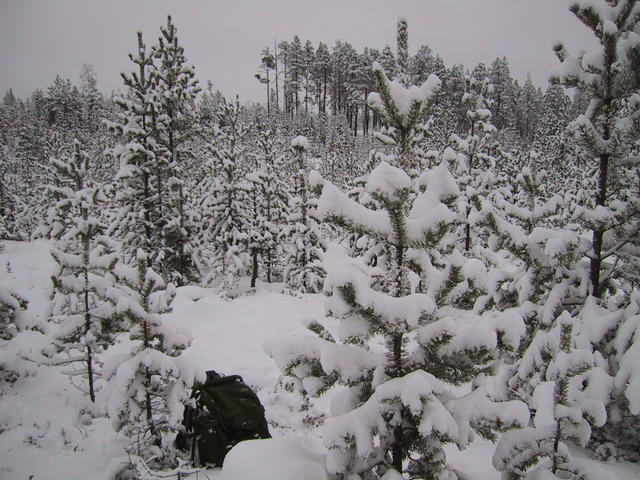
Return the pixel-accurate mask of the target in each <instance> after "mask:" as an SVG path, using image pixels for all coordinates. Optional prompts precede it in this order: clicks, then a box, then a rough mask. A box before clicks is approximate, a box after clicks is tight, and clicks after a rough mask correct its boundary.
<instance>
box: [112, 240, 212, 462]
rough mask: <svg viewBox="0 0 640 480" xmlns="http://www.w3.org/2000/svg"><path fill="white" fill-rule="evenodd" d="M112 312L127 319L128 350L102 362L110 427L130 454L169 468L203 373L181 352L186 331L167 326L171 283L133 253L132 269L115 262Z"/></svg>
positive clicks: (172, 292) (185, 343)
mask: <svg viewBox="0 0 640 480" xmlns="http://www.w3.org/2000/svg"><path fill="white" fill-rule="evenodd" d="M116 273H117V275H118V278H119V280H120V282H121V291H122V292H121V295H120V297H119V299H118V303H117V305H116V310H117V311H118V313H120V314H122V315H124V316H125V317H126V318H127V319H128V327H129V336H130V339H131V340H132V341H133V347H132V348H131V350H130V352H128V353H123V354H115V355H113V356H112V357H110V358H109V359H108V360H107V361H106V362H105V366H104V376H105V378H106V379H107V385H106V388H105V390H106V392H105V398H106V400H105V401H106V406H107V412H108V414H109V417H110V418H111V421H112V424H113V427H114V429H115V430H116V431H122V432H123V433H124V434H125V435H126V436H127V437H128V438H129V440H130V444H129V449H130V453H133V454H136V455H138V456H140V457H142V458H143V460H145V461H148V462H149V461H152V465H154V466H157V467H167V466H175V465H174V464H175V462H176V457H175V451H174V447H173V440H174V439H175V433H176V431H177V427H178V425H179V424H180V422H181V421H182V415H183V411H184V403H185V402H186V401H187V400H188V398H189V395H190V392H191V387H192V386H193V384H194V382H196V381H200V382H202V381H204V378H205V376H204V372H203V370H202V369H200V368H198V367H197V366H196V365H195V364H193V363H192V362H190V361H189V360H188V359H186V358H184V357H182V356H181V353H182V351H183V350H184V349H185V348H187V347H188V346H189V344H190V343H191V336H190V334H189V333H188V332H186V331H182V330H178V329H174V328H172V327H171V326H169V325H167V324H166V322H165V320H164V319H163V317H162V315H163V314H166V313H169V312H170V311H171V302H172V301H173V298H174V297H175V294H176V292H175V287H174V286H173V285H172V284H169V285H167V286H166V287H165V283H164V281H163V279H162V277H160V275H158V274H157V273H156V272H154V271H153V269H152V268H151V267H149V259H148V256H147V254H146V253H145V252H144V251H142V250H141V249H139V250H138V252H137V257H136V265H135V267H131V266H125V265H121V266H119V267H117V271H116Z"/></svg>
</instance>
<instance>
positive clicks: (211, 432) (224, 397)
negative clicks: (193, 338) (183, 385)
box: [176, 371, 271, 466]
mask: <svg viewBox="0 0 640 480" xmlns="http://www.w3.org/2000/svg"><path fill="white" fill-rule="evenodd" d="M191 397H192V398H194V399H195V407H190V406H187V407H185V410H184V418H183V420H182V425H183V427H184V432H181V433H179V434H178V436H177V438H176V446H177V447H178V448H180V449H181V450H184V451H190V453H191V461H192V463H193V464H194V465H213V466H222V462H223V461H224V457H225V456H226V454H227V452H228V451H229V450H231V447H233V446H234V445H235V444H236V443H238V442H241V441H243V440H250V439H254V438H270V437H271V435H269V428H268V425H267V421H266V419H265V417H264V407H263V406H262V404H261V403H260V400H259V399H258V396H257V395H256V394H255V393H254V391H253V390H251V388H249V387H248V386H247V385H246V384H245V383H244V382H243V381H242V377H240V376H239V375H230V376H228V377H223V376H220V375H218V374H217V373H216V372H214V371H209V372H207V380H206V381H205V383H203V384H198V385H196V386H195V387H194V388H193V392H192V394H191Z"/></svg>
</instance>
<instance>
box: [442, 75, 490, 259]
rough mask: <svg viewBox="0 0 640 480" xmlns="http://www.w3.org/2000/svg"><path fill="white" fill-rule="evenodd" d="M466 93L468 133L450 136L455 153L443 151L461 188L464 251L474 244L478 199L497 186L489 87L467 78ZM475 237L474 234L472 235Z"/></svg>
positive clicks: (475, 240)
mask: <svg viewBox="0 0 640 480" xmlns="http://www.w3.org/2000/svg"><path fill="white" fill-rule="evenodd" d="M466 80H467V91H466V92H465V94H464V95H463V97H462V103H463V104H464V105H466V107H467V122H468V130H467V135H466V137H461V136H459V135H457V134H455V133H454V134H452V135H451V143H452V145H453V149H454V151H453V152H451V151H446V150H445V152H444V154H443V159H444V160H445V161H446V162H447V163H449V164H450V168H451V169H452V171H453V172H454V173H455V174H456V177H457V178H458V183H459V185H460V188H461V191H462V194H461V196H462V197H463V202H464V205H461V209H462V210H463V215H464V217H465V220H464V222H465V227H464V233H463V234H462V237H463V242H464V250H465V251H466V252H468V251H469V250H470V249H471V247H472V246H473V244H476V243H478V242H477V240H478V239H477V238H472V229H471V220H470V217H472V216H473V215H474V214H475V213H476V212H477V211H478V210H479V209H480V198H482V197H484V196H486V195H487V193H488V192H489V191H490V190H491V188H492V187H493V186H495V184H496V179H495V167H496V158H495V156H494V155H495V154H494V151H495V150H496V145H495V144H496V141H495V139H494V137H495V132H496V127H495V126H494V125H493V124H492V123H491V110H490V107H491V106H492V105H491V102H490V101H489V99H488V96H489V95H490V94H491V92H492V86H491V84H490V83H489V81H488V80H487V79H485V80H475V79H474V78H473V77H467V79H466ZM474 236H475V237H477V236H478V235H477V233H476V235H474Z"/></svg>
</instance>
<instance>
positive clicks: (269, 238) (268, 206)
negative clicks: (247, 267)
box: [247, 125, 289, 287]
mask: <svg viewBox="0 0 640 480" xmlns="http://www.w3.org/2000/svg"><path fill="white" fill-rule="evenodd" d="M275 135H276V132H275V130H274V129H272V128H269V127H267V126H265V125H262V126H261V127H260V128H259V132H258V143H259V151H258V152H256V153H255V155H256V158H257V163H258V168H257V169H256V171H255V172H252V173H251V174H250V175H247V180H249V181H250V182H251V184H252V187H251V192H250V196H251V197H252V199H253V200H252V206H253V208H254V212H253V214H252V215H251V218H250V219H249V221H250V224H251V226H252V229H251V232H250V233H249V237H250V238H249V241H250V245H249V250H250V254H251V257H252V265H253V267H252V274H251V286H252V287H253V286H255V279H256V278H257V273H258V272H257V255H258V254H259V255H260V256H261V257H262V262H263V265H264V268H265V275H266V279H267V282H271V280H272V276H273V275H274V274H277V269H278V264H279V263H280V262H279V260H280V258H279V257H280V254H281V250H282V246H281V242H280V240H279V233H280V231H281V230H282V227H283V225H284V224H285V214H286V211H287V199H288V196H289V190H288V188H287V185H286V183H285V182H284V173H285V172H284V168H283V161H284V156H283V155H281V154H279V153H278V152H277V151H276V145H275Z"/></svg>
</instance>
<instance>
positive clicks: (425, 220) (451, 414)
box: [265, 65, 529, 479]
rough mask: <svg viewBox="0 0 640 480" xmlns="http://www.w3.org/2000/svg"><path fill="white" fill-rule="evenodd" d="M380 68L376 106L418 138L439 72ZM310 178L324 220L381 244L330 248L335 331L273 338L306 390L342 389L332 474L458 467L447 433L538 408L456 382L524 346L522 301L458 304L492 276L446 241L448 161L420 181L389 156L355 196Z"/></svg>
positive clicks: (413, 474) (432, 474)
mask: <svg viewBox="0 0 640 480" xmlns="http://www.w3.org/2000/svg"><path fill="white" fill-rule="evenodd" d="M374 71H376V72H377V78H378V81H379V87H380V88H379V90H380V91H382V92H386V93H385V94H384V95H379V94H372V96H371V97H370V105H373V106H374V107H375V108H377V109H379V110H380V114H381V115H382V116H383V118H386V119H387V121H388V122H389V127H388V128H389V131H393V132H395V133H396V134H397V136H398V137H397V138H398V139H401V138H410V137H412V136H413V135H415V131H413V130H414V129H415V128H416V125H417V118H418V117H419V116H420V115H421V114H422V113H423V109H424V108H425V106H426V105H427V104H428V100H429V98H430V97H431V96H432V95H433V93H434V90H435V89H436V88H437V85H438V83H439V82H438V80H437V78H434V77H432V78H431V79H429V80H428V81H427V82H425V84H423V85H422V86H421V87H409V88H406V87H404V86H402V85H401V84H400V83H399V82H397V81H394V82H390V81H389V80H388V79H387V78H386V76H385V75H384V73H382V68H381V67H380V66H378V65H375V66H374ZM383 99H384V100H383ZM404 155H407V150H405V149H404V148H403V145H402V143H401V142H398V143H396V144H395V151H394V155H393V156H389V157H388V158H389V159H390V160H391V161H393V162H394V163H395V164H396V165H399V166H406V167H410V166H411V165H410V163H409V162H408V159H407V158H406V157H403V156H404ZM312 183H313V184H314V185H315V186H317V187H318V188H321V189H322V195H321V197H320V199H319V203H318V216H319V217H321V218H323V219H324V220H326V221H329V222H331V223H333V224H337V225H339V226H342V227H344V228H346V229H348V230H349V231H351V232H357V233H366V234H367V235H368V236H369V237H371V238H374V239H375V241H376V242H377V243H378V244H380V245H381V246H382V248H381V251H382V252H384V254H382V255H379V256H378V257H377V260H376V261H375V262H374V263H373V264H371V262H370V260H371V258H367V257H364V258H353V257H349V256H348V255H347V254H346V251H345V250H344V249H343V248H342V247H341V246H333V247H332V248H330V249H329V251H328V252H327V253H326V254H325V261H324V264H325V268H326V270H327V278H326V280H325V284H324V292H325V294H326V295H327V313H328V314H329V315H332V316H334V317H335V318H337V319H338V320H339V321H340V323H339V326H338V327H337V330H336V331H335V332H334V333H335V336H334V335H332V334H331V333H330V332H329V331H327V330H326V329H325V328H324V327H323V326H322V325H321V324H320V323H319V322H316V321H312V322H309V325H308V327H309V329H310V330H311V331H313V332H314V333H316V334H317V335H318V337H311V336H306V337H301V336H295V337H288V338H284V339H278V340H274V341H272V342H268V343H267V344H266V345H265V349H266V351H267V352H268V353H269V354H270V355H271V356H272V357H273V358H274V360H275V361H276V363H277V365H278V367H279V368H280V369H281V370H282V371H283V372H284V373H285V374H287V375H289V376H291V377H293V379H294V381H295V382H296V384H297V386H298V387H299V388H300V389H302V390H303V391H305V392H306V393H308V394H310V395H316V394H319V393H322V392H324V391H326V390H327V389H329V388H330V387H331V386H332V385H334V384H336V383H337V384H340V385H342V386H343V387H344V391H343V392H342V393H340V394H338V396H337V397H336V398H335V399H334V400H333V402H332V407H331V414H332V418H330V419H329V420H327V421H326V422H325V425H324V427H323V441H324V443H325V445H326V446H327V447H328V448H329V454H328V460H327V466H328V469H329V471H330V472H331V473H332V474H336V475H338V476H339V478H354V479H355V478H363V479H376V478H381V477H383V475H387V477H385V478H388V476H390V475H393V474H394V473H391V472H393V470H395V475H396V477H397V478H401V477H400V474H403V475H406V477H407V478H440V477H439V476H442V475H446V473H445V472H448V473H450V478H458V477H457V476H455V472H453V470H451V469H450V468H449V467H447V465H446V457H445V453H444V451H443V449H442V446H443V444H444V443H446V442H455V443H456V444H457V445H458V446H459V447H460V448H463V447H465V446H466V445H467V444H468V443H469V442H470V441H471V440H472V439H473V433H472V430H474V429H475V430H476V431H478V432H479V433H480V434H481V435H484V436H487V437H489V438H492V436H493V435H494V433H493V432H494V430H495V429H497V430H500V429H504V428H508V427H511V426H522V425H523V424H526V422H527V421H528V418H529V415H528V411H527V409H526V407H525V406H524V405H523V404H522V403H520V402H506V403H494V402H493V401H491V400H490V399H489V398H488V394H487V392H486V390H484V388H483V387H480V388H477V389H474V390H472V391H471V392H468V393H466V394H463V393H460V391H459V390H455V388H454V386H459V385H461V384H464V383H466V382H469V381H471V380H472V379H474V377H475V376H476V375H477V374H478V373H479V372H481V371H483V370H485V369H487V368H488V367H489V366H490V365H491V363H492V362H493V361H494V360H495V359H496V357H497V356H499V355H500V354H501V353H505V352H507V351H511V350H513V349H515V348H517V346H518V342H519V339H520V336H521V335H522V333H523V331H524V325H523V322H522V319H521V318H520V316H519V315H518V314H517V313H515V312H513V311H507V312H503V313H498V312H485V313H484V314H479V313H477V312H475V311H472V310H461V309H458V308H456V307H454V306H453V304H454V303H461V304H468V303H470V304H473V302H472V301H469V300H470V298H468V297H474V296H475V291H474V289H473V283H474V282H482V280H481V278H482V277H483V276H486V271H485V270H484V267H483V265H482V264H481V262H479V261H478V260H475V259H465V258H464V256H463V255H462V254H461V253H459V252H457V251H455V250H453V251H452V250H451V244H452V242H451V241H448V240H447V239H446V238H445V237H446V234H447V231H448V230H449V228H450V227H452V226H453V225H455V223H454V222H455V220H456V218H457V215H456V214H455V213H454V212H453V211H451V209H450V208H449V207H448V206H447V204H448V205H451V204H452V202H453V201H455V197H456V196H457V195H458V193H459V191H458V187H457V185H456V183H455V180H454V179H453V177H452V176H451V174H450V173H449V171H448V170H447V168H446V166H445V165H441V166H439V167H437V168H436V169H433V170H430V171H426V172H424V173H423V174H422V175H420V177H419V178H418V179H417V180H415V181H414V180H411V178H410V177H409V175H408V174H407V173H406V172H405V171H404V170H403V169H401V168H399V167H398V166H392V165H390V164H389V163H387V162H384V161H383V162H381V163H380V164H379V165H378V166H377V167H376V168H375V169H374V170H373V171H372V172H371V173H370V174H369V175H368V177H367V178H366V182H365V186H364V190H363V193H364V192H366V194H367V195H364V194H363V195H361V196H360V199H359V200H360V201H356V200H353V199H351V198H349V197H348V196H347V195H345V194H343V193H342V192H341V191H340V190H339V189H338V188H337V187H335V186H334V185H332V184H330V183H329V182H326V181H324V180H323V179H321V178H319V176H318V175H317V174H314V175H313V177H312ZM443 241H444V244H443V243H442V242H443ZM445 245H446V247H445ZM439 250H441V251H439ZM436 259H437V261H436ZM374 339H375V341H374ZM380 340H383V341H384V342H383V344H382V345H381V342H380ZM373 343H375V347H374V346H373ZM394 478H395V477H394ZM402 478H404V477H402Z"/></svg>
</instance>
